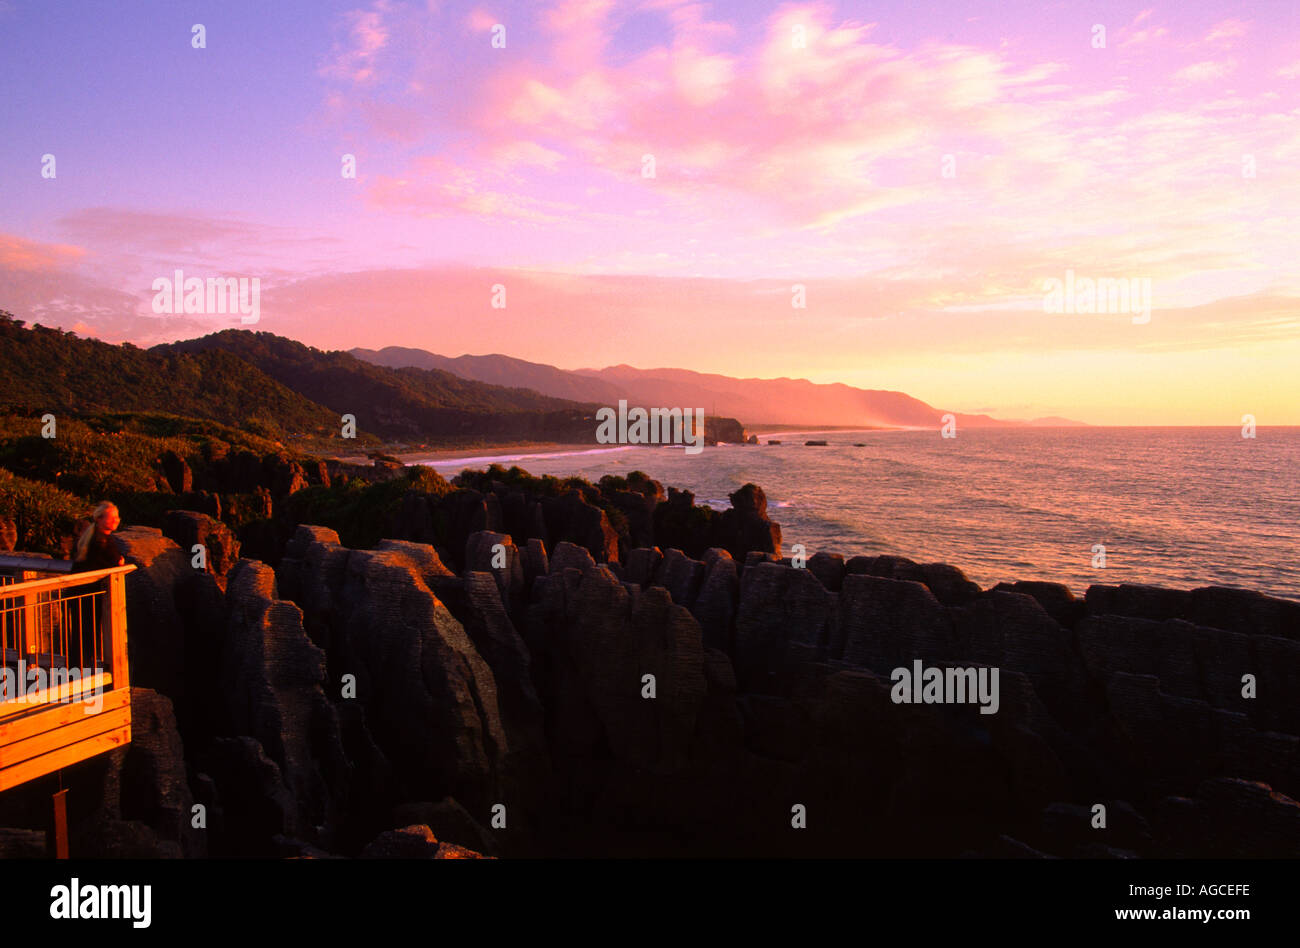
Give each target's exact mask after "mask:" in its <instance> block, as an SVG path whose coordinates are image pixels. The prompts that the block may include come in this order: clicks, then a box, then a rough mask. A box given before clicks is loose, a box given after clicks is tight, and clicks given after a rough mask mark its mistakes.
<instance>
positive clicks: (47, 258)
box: [0, 234, 86, 272]
mask: <svg viewBox="0 0 1300 948" xmlns="http://www.w3.org/2000/svg"><path fill="white" fill-rule="evenodd" d="M85 252H86V251H85V250H84V249H83V248H81V247H76V246H73V245H70V244H47V243H41V242H40V241H35V240H27V239H26V238H23V237H19V236H17V235H15V234H0V270H21V271H29V272H30V271H48V270H54V269H58V268H59V267H62V266H66V265H67V264H69V263H72V262H75V261H76V260H79V259H80V258H81V257H82V256H84V255H85Z"/></svg>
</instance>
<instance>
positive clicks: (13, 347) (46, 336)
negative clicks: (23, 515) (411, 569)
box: [0, 312, 595, 450]
mask: <svg viewBox="0 0 1300 948" xmlns="http://www.w3.org/2000/svg"><path fill="white" fill-rule="evenodd" d="M148 411H163V412H168V413H171V414H175V415H183V416H187V417H192V418H202V419H210V420H214V421H220V422H222V423H225V424H233V425H237V426H240V427H242V428H245V429H246V430H249V431H252V432H254V433H256V434H258V435H262V436H265V437H269V438H272V439H275V440H284V439H286V438H293V437H306V438H310V439H334V438H337V437H338V435H339V432H340V429H341V418H342V416H343V415H345V414H350V415H353V416H354V417H355V419H356V428H357V435H358V438H359V440H360V441H361V442H362V443H364V442H367V441H370V440H371V439H373V438H379V439H383V440H385V441H421V442H423V441H437V440H451V439H455V440H477V439H483V440H508V439H519V440H525V439H538V440H541V439H553V440H557V441H584V442H585V441H590V440H591V439H592V437H593V432H594V431H595V422H594V406H589V405H582V404H579V403H577V402H571V401H567V400H564V399H560V398H553V397H550V396H546V395H540V394H538V393H537V392H534V391H531V390H528V389H521V388H506V387H504V386H499V385H489V384H486V383H482V382H475V381H471V380H468V379H462V378H459V377H457V376H454V375H452V374H450V373H447V372H442V371H437V370H425V369H417V368H403V369H390V368H385V367H382V366H375V365H370V364H369V363H366V362H363V361H361V360H360V359H357V358H355V357H354V356H352V355H349V354H348V353H346V352H326V351H321V350H319V349H314V348H312V347H310V346H305V345H303V344H302V343H299V342H296V341H294V340H292V339H286V338H283V337H280V336H276V335H274V334H272V333H266V332H258V333H253V332H248V331H246V330H227V331H225V332H219V333H214V334H212V335H209V336H204V337H202V338H200V339H190V340H186V341H184V342H176V343H169V344H165V345H159V346H154V347H153V348H151V349H147V350H145V349H140V348H138V347H136V346H133V345H131V344H130V343H123V344H121V345H110V344H108V343H104V342H100V341H98V340H94V339H82V338H79V337H77V336H75V335H73V334H72V333H66V332H62V331H60V330H58V329H49V328H46V327H42V326H33V327H30V328H25V325H24V323H23V322H22V321H21V320H18V319H16V318H14V317H13V316H12V314H9V313H3V312H0V414H4V413H9V414H18V415H30V414H43V413H45V412H53V413H54V414H56V415H60V414H70V415H86V414H92V413H96V412H148ZM353 446H359V445H356V443H355V442H354V443H353ZM345 447H348V445H344V444H342V443H340V445H339V449H340V450H341V449H343V448H345Z"/></svg>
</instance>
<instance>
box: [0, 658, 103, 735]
mask: <svg viewBox="0 0 1300 948" xmlns="http://www.w3.org/2000/svg"><path fill="white" fill-rule="evenodd" d="M96 688H99V689H100V690H101V691H102V692H103V693H104V695H105V696H107V695H108V693H109V691H110V689H111V690H114V691H116V690H119V689H118V688H114V687H113V676H112V675H111V674H109V673H108V672H99V673H98V674H95V675H91V676H90V677H89V678H81V679H79V680H77V681H70V682H65V683H64V684H61V685H59V686H58V687H57V688H46V689H45V690H44V691H42V692H40V693H39V694H37V695H24V696H23V697H22V698H12V699H10V700H9V701H0V721H3V720H5V719H7V718H10V717H16V716H18V715H22V714H27V713H29V712H31V711H36V710H40V709H43V708H44V707H45V706H46V705H51V704H55V705H57V704H65V703H67V702H70V701H77V700H80V699H81V698H83V697H86V696H89V695H91V694H93V693H94V691H95V689H96ZM121 690H123V691H124V690H125V689H121ZM2 743H3V742H0V744H2Z"/></svg>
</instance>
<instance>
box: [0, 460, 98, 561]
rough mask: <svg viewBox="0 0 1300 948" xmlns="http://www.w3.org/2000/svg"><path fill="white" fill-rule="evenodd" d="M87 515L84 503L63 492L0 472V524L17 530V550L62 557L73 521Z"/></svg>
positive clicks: (87, 509) (68, 543)
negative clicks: (11, 525)
mask: <svg viewBox="0 0 1300 948" xmlns="http://www.w3.org/2000/svg"><path fill="white" fill-rule="evenodd" d="M89 515H90V509H89V507H88V506H87V504H86V502H85V501H84V500H81V499H80V498H78V497H74V496H73V495H72V494H69V493H68V492H67V491H64V490H59V489H58V488H57V487H52V486H50V485H49V484H42V483H41V482H39V481H33V480H29V479H28V478H25V477H19V476H17V475H16V474H13V473H11V472H9V471H6V470H5V469H4V468H0V520H11V521H13V523H14V525H15V526H16V527H17V530H18V538H17V543H16V544H15V547H16V548H17V549H19V550H23V551H26V552H29V553H48V554H49V555H50V556H55V557H64V556H66V555H67V553H68V551H69V549H70V548H71V544H72V541H73V534H74V532H75V531H76V528H77V521H78V520H80V519H82V518H83V517H88V516H89Z"/></svg>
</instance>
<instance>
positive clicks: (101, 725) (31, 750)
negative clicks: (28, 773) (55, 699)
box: [0, 705, 131, 770]
mask: <svg viewBox="0 0 1300 948" xmlns="http://www.w3.org/2000/svg"><path fill="white" fill-rule="evenodd" d="M130 724H131V708H130V706H129V705H128V706H127V707H124V708H114V709H113V710H112V711H103V712H101V713H99V714H83V715H82V716H81V720H79V721H73V722H71V723H67V724H64V725H62V726H59V727H53V728H51V729H50V730H48V731H44V732H42V733H39V734H33V735H32V736H31V737H28V738H25V739H24V740H21V741H15V742H14V743H12V744H8V745H6V746H5V748H4V752H3V754H0V768H4V769H5V770H8V769H9V768H10V767H14V766H16V765H18V764H21V763H23V762H24V761H28V760H32V759H33V758H36V757H41V756H43V755H47V754H50V753H52V752H54V751H57V750H60V749H61V748H64V747H73V746H76V745H77V744H79V743H81V742H82V741H85V740H88V739H90V738H92V737H95V736H96V735H99V734H103V733H105V732H106V731H114V730H118V729H120V728H123V727H128V726H130Z"/></svg>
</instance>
